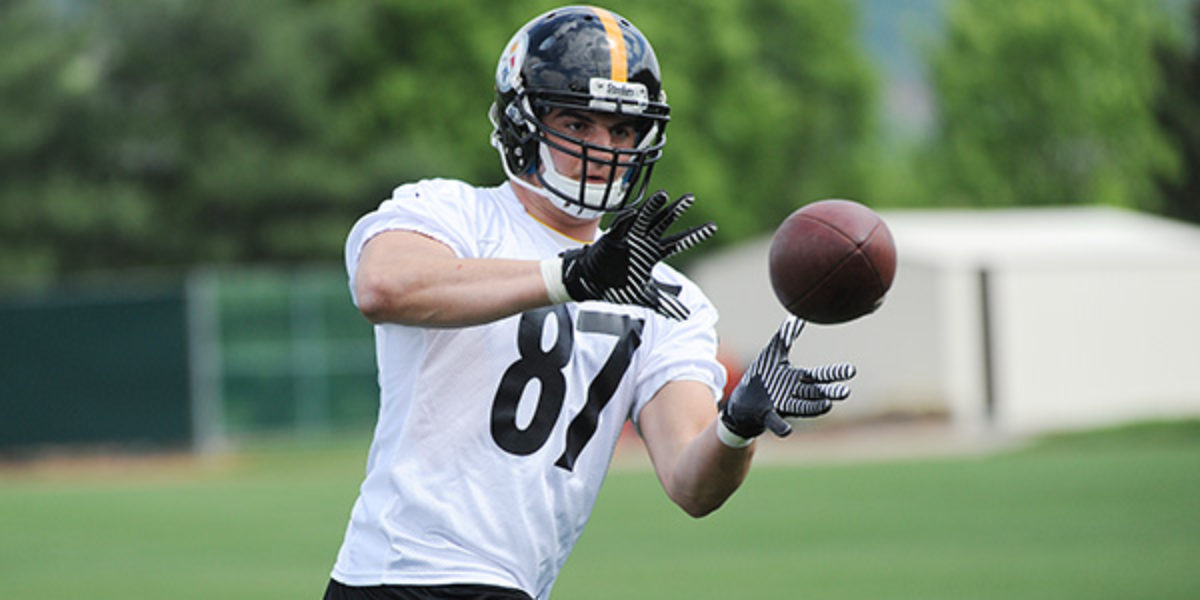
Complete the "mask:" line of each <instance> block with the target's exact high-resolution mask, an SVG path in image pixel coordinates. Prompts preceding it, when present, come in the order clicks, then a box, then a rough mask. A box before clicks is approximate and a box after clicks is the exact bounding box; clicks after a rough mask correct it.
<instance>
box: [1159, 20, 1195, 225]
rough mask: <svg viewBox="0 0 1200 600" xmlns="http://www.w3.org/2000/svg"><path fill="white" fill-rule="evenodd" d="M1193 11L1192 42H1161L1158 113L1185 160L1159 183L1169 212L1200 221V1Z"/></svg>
mask: <svg viewBox="0 0 1200 600" xmlns="http://www.w3.org/2000/svg"><path fill="white" fill-rule="evenodd" d="M1190 12H1191V15H1190V16H1191V25H1192V35H1191V42H1190V44H1180V43H1171V41H1170V40H1164V41H1162V42H1161V43H1159V44H1158V46H1157V50H1158V53H1157V56H1158V62H1159V65H1160V66H1161V68H1162V70H1163V75H1164V77H1163V90H1162V93H1161V95H1160V96H1159V99H1158V103H1157V105H1156V114H1157V116H1158V121H1159V123H1161V124H1162V127H1163V130H1164V131H1165V132H1166V134H1167V137H1168V138H1170V140H1171V142H1172V143H1173V144H1174V146H1175V148H1176V150H1177V151H1178V152H1179V158H1180V160H1181V162H1182V164H1181V167H1180V169H1179V170H1178V173H1177V174H1176V176H1174V177H1169V176H1167V177H1162V178H1160V180H1159V186H1160V188H1161V189H1162V193H1163V212H1164V213H1165V214H1167V215H1168V216H1172V217H1176V218H1179V219H1185V220H1188V221H1192V222H1193V223H1200V1H1197V2H1193V3H1192V5H1191V9H1190Z"/></svg>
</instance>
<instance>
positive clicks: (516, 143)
mask: <svg viewBox="0 0 1200 600" xmlns="http://www.w3.org/2000/svg"><path fill="white" fill-rule="evenodd" d="M495 92H496V97H495V101H494V102H493V104H492V107H491V109H490V111H489V117H490V118H491V121H492V125H493V131H492V137H491V139H492V145H493V146H494V147H495V148H496V149H497V151H499V153H500V157H501V164H502V165H503V167H504V171H505V173H506V174H508V176H509V178H510V179H512V180H513V181H514V182H515V183H516V184H518V185H522V186H524V187H526V188H528V189H530V190H533V191H535V192H537V193H539V194H541V195H543V196H545V197H546V198H548V199H550V200H551V201H553V202H554V203H555V204H556V205H557V206H558V207H559V208H561V209H562V210H563V211H565V212H567V213H568V214H571V215H575V216H579V217H584V218H593V217H598V216H600V215H603V214H604V213H606V212H614V211H618V210H621V209H623V208H625V207H628V206H632V205H635V204H637V203H638V202H640V201H641V200H642V198H643V197H644V195H645V192H646V187H647V185H648V183H649V178H650V174H651V172H652V171H653V168H654V164H655V163H656V162H657V161H658V159H659V158H660V157H661V156H662V149H663V145H664V144H665V141H666V136H665V133H664V130H665V128H666V125H667V121H668V118H669V117H668V114H669V112H670V108H669V107H668V105H667V103H666V95H665V94H664V93H663V90H662V77H661V75H660V72H659V68H658V59H657V58H656V57H655V55H654V50H653V49H652V48H651V46H650V42H649V41H648V40H647V39H646V38H645V36H643V35H642V34H641V32H639V31H638V30H637V28H636V27H634V26H633V24H632V23H630V22H629V21H628V20H626V19H624V18H623V17H621V16H619V15H617V14H615V13H612V12H610V11H607V10H604V9H601V8H596V7H590V6H571V7H566V8H559V9H555V10H552V11H549V12H547V13H545V14H542V15H540V16H538V17H536V18H534V19H533V20H532V21H530V22H529V23H527V24H526V25H525V26H524V27H522V28H521V30H520V31H518V32H517V34H516V35H515V36H513V39H512V40H511V41H509V43H508V44H507V45H506V46H505V48H504V50H503V52H502V54H501V56H500V62H499V63H498V64H497V67H496V89H495ZM554 109H562V110H578V111H591V112H599V113H607V114H618V115H629V116H632V117H634V123H635V129H636V134H637V135H636V140H635V143H634V144H633V146H632V147H617V146H607V145H599V144H592V143H589V142H586V141H584V140H581V139H578V138H575V137H572V136H570V135H568V134H566V133H563V132H560V131H556V130H554V129H552V128H550V127H548V126H547V125H545V123H544V122H543V119H544V118H545V117H546V116H547V115H549V114H550V112H551V111H553V110H554ZM551 148H553V149H554V150H556V151H559V152H562V153H565V154H567V155H570V156H573V157H575V158H577V159H579V160H581V161H582V164H583V165H584V166H583V168H584V172H585V174H586V173H587V172H589V170H590V171H591V172H595V173H607V181H604V182H603V183H600V182H591V183H589V182H588V181H587V180H586V178H581V179H574V178H572V177H569V176H567V175H564V174H562V173H559V172H558V171H557V170H556V169H555V167H554V162H553V161H552V160H550V149H551ZM525 177H529V178H530V179H532V181H534V182H536V185H535V184H534V183H530V182H529V181H527V180H526V179H525Z"/></svg>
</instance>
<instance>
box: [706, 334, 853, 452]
mask: <svg viewBox="0 0 1200 600" xmlns="http://www.w3.org/2000/svg"><path fill="white" fill-rule="evenodd" d="M803 330H804V320H803V319H800V318H799V317H789V318H788V319H787V320H786V321H784V322H783V324H782V325H780V326H779V331H777V332H776V333H775V336H774V337H772V338H771V341H770V342H768V343H767V346H766V347H765V348H763V350H762V352H760V353H759V355H758V358H756V359H754V362H753V363H751V364H750V368H749V369H747V370H746V373H745V374H744V375H742V379H741V381H739V382H738V385H737V387H736V388H734V390H733V392H732V393H730V394H729V399H728V400H726V402H725V405H724V406H723V407H722V409H721V425H720V426H719V428H720V427H724V429H725V431H724V432H719V433H721V439H722V440H723V441H725V443H726V444H729V445H731V446H744V445H746V444H749V443H750V442H749V440H750V439H752V438H755V437H757V436H759V435H760V434H762V432H763V431H764V430H766V429H767V428H770V429H771V431H773V432H774V433H775V435H778V436H780V437H782V436H785V435H787V434H789V433H791V432H792V426H791V425H789V424H788V422H787V421H785V420H783V417H819V416H821V415H823V414H825V413H827V412H829V410H830V409H832V408H833V401H834V400H842V399H844V398H846V397H847V396H849V395H850V388H848V387H846V386H845V385H843V384H842V383H840V382H842V381H846V380H847V379H850V378H851V377H854V372H855V369H854V365H852V364H850V363H837V364H833V365H825V366H821V367H814V368H811V369H806V368H803V367H793V366H792V365H791V363H789V362H788V352H789V351H791V349H792V342H794V341H795V340H796V338H797V337H798V336H799V335H800V332H801V331H803ZM728 433H732V434H733V435H734V436H736V438H732V437H731V436H728V435H727V434H728ZM737 438H740V439H737Z"/></svg>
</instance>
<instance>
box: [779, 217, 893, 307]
mask: <svg viewBox="0 0 1200 600" xmlns="http://www.w3.org/2000/svg"><path fill="white" fill-rule="evenodd" d="M769 261H770V263H769V272H770V277H771V287H772V288H773V289H774V290H775V296H776V297H777V298H778V299H779V302H780V303H782V304H783V306H784V308H786V309H787V311H788V312H790V313H792V314H794V315H796V316H798V317H800V318H803V319H805V320H807V321H810V322H813V323H820V324H834V323H845V322H847V321H851V320H854V319H857V318H859V317H861V316H863V315H866V314H868V313H871V312H873V311H874V310H875V309H877V308H878V307H879V306H880V305H881V304H882V303H883V298H884V296H885V295H886V294H887V291H888V290H889V289H890V288H891V287H892V280H893V279H894V277H895V275H896V244H895V241H894V240H893V239H892V232H891V231H890V230H888V227H887V224H886V223H884V222H883V219H882V218H880V216H879V215H878V214H876V213H875V211H873V210H871V209H870V208H867V207H866V206H864V205H862V204H860V203H858V202H854V201H853V200H820V201H817V202H813V203H812V204H808V205H805V206H803V207H801V208H800V209H798V210H796V212H793V213H792V214H791V215H789V216H788V217H787V218H786V219H784V221H783V223H781V224H780V225H779V228H778V229H776V230H775V235H774V237H772V238H771V249H770V257H769Z"/></svg>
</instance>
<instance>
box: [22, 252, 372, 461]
mask: <svg viewBox="0 0 1200 600" xmlns="http://www.w3.org/2000/svg"><path fill="white" fill-rule="evenodd" d="M377 406H378V390H377V387H376V379H375V357H374V346H373V340H372V335H371V325H370V324H369V323H367V321H366V320H364V319H363V318H362V316H361V315H359V313H358V312H357V311H356V310H355V309H354V307H353V306H352V305H351V303H350V297H349V292H348V291H347V288H346V278H345V274H344V273H343V272H342V270H341V269H338V268H332V267H331V268H308V269H301V270H269V269H238V270H211V271H201V272H196V273H192V274H190V275H189V276H187V277H186V278H184V279H182V280H181V279H171V280H166V281H164V280H158V281H154V282H152V283H151V282H144V281H142V282H137V283H133V282H130V281H124V280H109V281H106V282H104V283H101V284H92V285H88V286H73V287H69V288H68V287H63V288H58V289H54V290H51V291H46V292H40V293H38V294H26V295H20V296H9V297H7V298H0V450H4V451H12V450H14V449H17V450H20V449H23V448H36V447H40V446H46V445H97V444H104V445H111V444H119V445H123V446H128V445H155V446H161V445H183V444H191V445H194V446H196V447H197V448H199V449H209V448H217V447H220V445H221V444H222V443H223V442H224V440H226V439H227V438H228V437H229V436H240V435H246V434H253V433H258V432H264V431H295V432H300V433H304V432H313V431H323V430H328V429H333V428H344V427H358V426H365V425H367V424H369V423H371V422H373V420H374V417H375V414H376V411H377Z"/></svg>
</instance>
